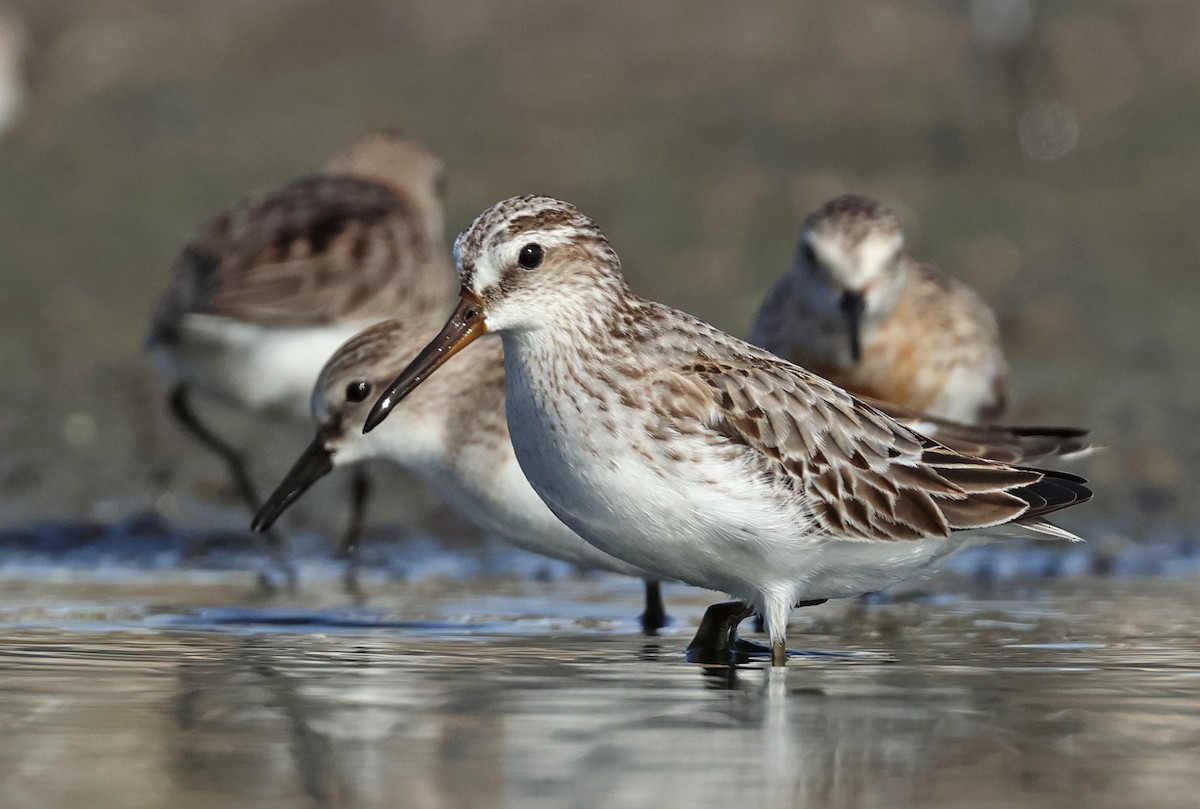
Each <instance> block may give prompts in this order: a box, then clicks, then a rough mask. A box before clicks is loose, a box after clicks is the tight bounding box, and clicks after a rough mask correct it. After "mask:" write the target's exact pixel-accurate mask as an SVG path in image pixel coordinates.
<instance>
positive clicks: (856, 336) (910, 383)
mask: <svg viewBox="0 0 1200 809" xmlns="http://www.w3.org/2000/svg"><path fill="white" fill-rule="evenodd" d="M750 341H751V342H752V343H754V344H755V345H758V346H761V347H763V348H765V349H767V350H768V351H770V352H772V353H774V354H777V355H779V356H780V357H783V358H784V359H787V360H789V361H791V362H795V363H797V364H799V365H802V366H804V367H805V368H807V369H809V370H810V371H813V372H815V373H817V374H820V375H821V376H823V377H825V378H826V379H829V380H831V381H832V382H834V383H836V384H838V385H840V386H842V387H844V388H845V389H846V390H849V391H851V392H853V393H856V394H860V395H863V396H869V397H872V398H874V399H879V400H882V401H887V402H894V403H896V404H898V405H901V406H903V407H907V408H910V409H912V410H915V411H919V412H923V413H927V414H929V415H932V416H940V417H943V418H947V419H952V420H955V421H960V422H972V423H977V422H984V421H993V420H995V419H996V418H997V417H998V416H1000V414H1001V413H1002V412H1003V410H1004V407H1005V402H1006V377H1007V374H1008V368H1007V364H1006V362H1005V359H1004V350H1003V348H1002V346H1001V344H1000V332H999V329H998V327H997V325H996V318H995V316H994V315H993V314H992V312H991V310H990V309H989V308H988V306H987V305H986V304H985V303H984V302H983V301H982V300H980V299H979V297H978V296H977V295H976V294H975V293H974V292H973V291H972V290H971V289H970V288H968V287H967V286H966V285H965V284H963V283H961V282H959V281H956V280H955V279H953V278H950V277H948V276H946V275H943V274H942V273H940V272H939V271H938V270H937V269H935V268H934V267H932V266H931V265H929V264H925V263H922V262H920V261H917V260H916V259H915V258H913V257H912V256H911V255H910V254H909V253H908V251H907V250H906V249H905V244H904V234H903V233H902V232H901V230H900V224H899V222H897V220H896V217H895V215H894V214H893V213H892V212H891V211H890V210H888V209H887V208H885V207H884V206H883V205H881V204H879V203H878V202H875V201H874V200H870V199H867V198H865V197H860V196H853V195H847V196H842V197H838V198H837V199H834V200H832V201H830V202H828V203H826V204H825V205H824V206H822V207H821V208H819V209H818V210H817V211H816V212H814V213H813V214H812V215H810V216H809V217H808V219H807V220H806V221H805V223H804V227H803V229H802V231H801V233H800V244H799V248H798V249H797V251H796V260H795V264H794V265H793V266H792V269H791V270H790V271H789V272H788V274H787V275H785V276H784V277H783V278H781V279H780V280H779V281H778V282H777V283H776V284H775V286H774V287H773V288H772V289H771V291H770V292H769V293H768V294H767V297H766V299H765V300H764V301H763V304H762V307H761V308H760V310H759V313H758V317H757V318H756V320H755V323H754V327H753V329H752V330H751V336H750Z"/></svg>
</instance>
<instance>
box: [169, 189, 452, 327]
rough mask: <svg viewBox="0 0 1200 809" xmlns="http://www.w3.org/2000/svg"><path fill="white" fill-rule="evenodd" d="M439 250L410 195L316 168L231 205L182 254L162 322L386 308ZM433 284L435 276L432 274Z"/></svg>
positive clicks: (321, 319) (302, 316)
mask: <svg viewBox="0 0 1200 809" xmlns="http://www.w3.org/2000/svg"><path fill="white" fill-rule="evenodd" d="M435 252H436V248H435V245H432V244H430V243H429V239H428V236H427V235H426V234H425V233H423V232H422V230H421V228H420V227H419V223H418V222H417V221H416V217H415V214H414V213H413V212H412V210H411V208H410V206H409V204H408V203H407V201H406V200H405V199H404V198H403V197H402V196H401V195H399V194H398V193H397V192H395V191H393V190H392V189H390V188H388V187H387V186H384V185H381V184H379V183H374V182H371V181H369V180H363V179H359V178H353V177H334V176H316V177H310V178H306V179H303V180H299V181H296V182H294V183H291V184H289V185H288V186H286V187H284V188H283V189H282V190H280V191H279V192H277V193H275V194H272V195H270V196H268V197H266V198H265V199H264V200H262V201H261V202H259V203H258V204H255V205H251V206H245V207H243V208H241V209H238V210H235V211H232V212H227V213H224V214H221V215H220V216H218V217H216V218H215V219H213V220H212V221H211V222H209V223H208V225H207V226H206V227H205V228H204V229H203V231H202V232H201V233H200V235H199V236H198V237H197V238H196V239H195V240H194V241H193V242H192V243H191V244H189V245H188V246H187V247H186V248H185V249H184V250H183V252H182V253H181V254H180V256H179V258H178V259H177V260H176V262H175V266H174V268H173V272H174V280H173V283H172V285H171V289H170V291H169V292H168V294H167V297H166V298H164V300H163V301H162V303H161V304H160V307H159V311H158V313H157V315H156V318H155V326H154V329H155V331H160V332H161V331H163V330H169V329H170V328H171V327H172V326H173V324H174V323H175V321H177V320H178V318H179V317H180V316H181V315H182V314H186V313H200V314H211V315H219V316H223V317H230V318H235V319H238V320H244V321H250V322H255V323H263V324H266V325H280V326H289V325H291V326H298V325H321V324H325V323H330V322H335V321H338V320H341V319H345V318H347V317H357V316H361V317H363V318H364V319H368V318H372V317H382V316H386V315H387V314H388V309H389V306H390V305H391V304H393V303H394V302H395V300H396V299H397V296H398V295H400V294H404V293H406V292H407V293H409V294H420V290H421V287H422V280H421V279H420V278H419V277H417V278H413V277H411V273H410V274H409V277H406V274H405V273H403V272H397V270H398V269H400V270H403V269H404V268H405V267H414V268H416V269H417V270H418V271H421V270H422V266H423V265H424V264H425V263H426V262H428V261H429V260H430V258H431V257H432V256H433V255H434V253H435ZM424 285H425V286H428V282H426V283H425V284H424Z"/></svg>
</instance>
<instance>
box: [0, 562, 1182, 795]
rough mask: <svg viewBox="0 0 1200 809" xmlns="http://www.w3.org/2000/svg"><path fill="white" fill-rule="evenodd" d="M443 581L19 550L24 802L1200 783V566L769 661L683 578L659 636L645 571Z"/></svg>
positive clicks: (7, 597) (17, 714) (13, 655)
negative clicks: (703, 625)
mask: <svg viewBox="0 0 1200 809" xmlns="http://www.w3.org/2000/svg"><path fill="white" fill-rule="evenodd" d="M418 556H419V554H418ZM431 558H432V556H431ZM452 560H453V557H452V559H451V561H452ZM527 561H528V560H527ZM430 564H431V565H432V562H430ZM442 565H443V567H441V568H433V567H427V568H425V569H424V571H425V572H424V573H420V572H418V571H420V570H421V568H420V567H419V566H417V565H415V563H414V562H413V561H412V559H410V560H409V563H408V564H407V565H406V566H405V570H406V572H407V575H406V576H404V577H398V576H389V575H380V574H379V573H378V571H376V572H375V573H373V574H368V575H367V576H365V577H364V579H363V589H362V592H361V593H360V594H359V596H357V597H352V596H350V595H348V594H347V593H345V592H344V591H343V590H342V589H341V578H340V572H339V571H340V568H339V567H337V566H336V565H328V566H326V565H325V563H324V562H320V563H318V562H316V561H313V560H308V561H305V560H304V559H303V558H302V559H301V564H300V572H301V584H300V587H299V589H298V590H297V591H296V592H294V593H277V594H275V595H265V594H264V593H262V592H261V591H260V590H258V589H257V588H256V586H255V578H256V573H255V571H254V569H253V567H252V566H251V567H250V568H248V569H244V570H238V569H224V570H214V569H190V570H179V569H177V568H163V569H155V568H154V567H152V566H142V567H140V568H134V567H126V568H122V567H120V566H119V565H116V564H115V563H114V564H110V565H108V566H105V565H93V566H92V568H91V569H81V568H80V567H79V566H76V567H74V568H68V567H62V566H58V567H56V566H52V565H48V564H46V565H41V566H29V565H21V566H18V565H16V564H15V563H13V562H12V561H11V560H10V561H9V563H8V564H7V565H6V566H5V567H3V568H0V729H2V730H3V732H2V733H0V784H2V789H3V794H4V800H3V805H4V806H6V807H34V806H37V807H74V806H81V805H88V806H121V807H161V806H173V807H177V808H178V809H191V807H224V806H231V807H232V806H245V805H255V806H265V807H276V806H278V807H295V806H319V807H320V806H380V807H384V806H388V807H390V806H406V807H409V806H414V807H442V806H514V805H519V806H534V807H540V806H546V807H552V806H553V807H557V806H614V807H643V806H647V805H654V806H684V805H688V806H692V805H727V804H731V803H735V802H737V803H752V804H754V805H756V806H765V807H774V806H780V807H782V806H789V807H790V806H798V805H805V806H888V807H896V806H917V805H920V806H926V807H928V806H935V807H936V806H963V805H971V806H996V807H1001V806H1054V807H1057V806H1063V807H1067V806H1081V805H1086V806H1089V807H1107V806H1112V807H1117V806H1120V807H1125V806H1133V805H1136V806H1154V807H1159V806H1161V807H1176V806H1178V807H1183V806H1194V805H1195V803H1194V798H1195V795H1196V794H1197V790H1198V789H1200V770H1198V769H1197V768H1196V766H1195V762H1196V761H1197V760H1198V757H1200V652H1198V651H1197V649H1198V648H1200V643H1198V640H1200V638H1198V635H1200V618H1198V616H1200V609H1198V607H1200V596H1198V595H1197V592H1198V588H1197V585H1198V584H1200V581H1197V580H1196V579H1195V578H1192V577H1176V578H1164V577H1140V576H1131V577H1112V576H1110V577H1103V578H1098V577H1095V576H1093V575H1080V576H1073V577H1068V578H1058V579H1046V578H1029V577H1012V578H1008V579H1005V580H1003V581H999V582H992V583H990V584H986V585H981V584H980V583H979V581H978V580H976V579H973V578H970V577H964V576H961V575H956V574H954V573H949V574H944V575H940V576H938V577H936V578H934V579H930V580H927V581H925V582H920V583H918V584H916V585H914V587H912V588H909V589H908V590H907V591H901V592H900V593H899V594H897V595H896V596H895V597H892V598H887V599H880V600H878V601H877V602H874V603H871V602H868V603H854V602H843V603H839V604H829V605H826V606H823V607H820V608H813V609H810V610H801V611H797V613H796V614H795V615H794V617H793V629H792V632H791V637H792V638H793V647H794V648H795V649H796V651H797V652H798V654H797V655H796V656H795V657H794V658H793V659H792V660H791V662H790V665H789V667H788V668H787V669H786V670H785V671H772V670H770V669H769V667H766V666H765V664H764V663H761V662H751V663H749V664H747V665H744V666H740V667H738V668H730V667H723V666H721V667H704V666H697V665H693V664H689V663H687V662H685V660H684V657H683V654H682V651H683V648H684V647H685V646H686V644H687V641H688V639H689V638H690V636H691V633H692V631H693V630H694V627H695V624H696V622H697V621H698V620H699V618H700V616H701V614H702V612H703V609H704V607H705V606H706V605H707V604H708V603H710V602H711V601H712V600H713V596H712V595H711V594H707V593H704V592H701V591H696V590H692V589H689V588H684V587H668V588H667V589H666V596H667V603H668V608H669V611H670V612H671V614H672V616H673V618H674V623H673V624H672V625H671V626H670V627H668V628H667V630H666V631H664V632H663V633H662V634H661V635H660V636H659V637H656V638H645V637H642V636H641V635H640V634H638V633H637V624H636V613H637V611H638V610H639V609H640V607H641V603H640V592H641V588H640V585H639V584H638V583H637V582H634V581H626V580H622V579H619V578H616V577H608V576H580V575H576V574H575V573H573V572H572V571H569V570H566V569H558V568H549V569H546V568H543V567H537V566H530V567H526V566H525V564H524V562H521V561H519V560H518V561H511V560H510V561H509V562H503V561H498V560H493V561H492V562H491V563H489V565H488V566H485V567H484V568H479V567H476V568H474V569H470V570H462V569H456V568H455V567H454V566H453V565H450V564H448V563H447V562H446V561H445V560H443V562H442ZM322 571H324V575H322Z"/></svg>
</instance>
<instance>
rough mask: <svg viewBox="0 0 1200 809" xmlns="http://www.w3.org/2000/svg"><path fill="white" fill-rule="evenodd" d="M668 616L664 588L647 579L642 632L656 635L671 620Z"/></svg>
mask: <svg viewBox="0 0 1200 809" xmlns="http://www.w3.org/2000/svg"><path fill="white" fill-rule="evenodd" d="M670 620H671V619H670V618H668V617H667V607H666V605H665V604H664V603H663V597H662V588H661V587H660V586H659V583H658V582H656V581H652V580H651V579H646V609H645V611H644V612H643V613H642V634H643V635H649V636H654V635H657V634H658V630H660V629H662V628H663V627H664V626H666V625H667V624H668V623H669V622H670Z"/></svg>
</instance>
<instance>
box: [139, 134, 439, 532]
mask: <svg viewBox="0 0 1200 809" xmlns="http://www.w3.org/2000/svg"><path fill="white" fill-rule="evenodd" d="M443 177H444V174H443V167H442V162H441V160H440V159H438V158H437V157H436V156H434V155H433V154H431V153H430V152H429V151H427V150H426V149H425V148H423V147H422V146H420V145H419V144H417V143H415V142H413V141H410V140H405V139H402V138H398V137H394V136H391V135H387V134H376V135H371V136H369V137H366V138H364V139H362V140H360V141H359V142H357V143H355V144H354V145H353V146H352V147H351V148H350V149H349V150H347V151H346V152H345V153H343V154H341V155H339V156H337V157H336V158H334V160H333V161H331V162H330V163H329V165H328V166H326V168H325V170H324V171H322V172H321V173H319V174H315V175H313V176H310V177H305V178H303V179H300V180H296V181H295V182H292V183H289V184H287V185H285V186H283V187H282V188H281V189H279V190H278V191H275V192H273V193H270V194H268V195H267V196H265V197H263V198H262V199H259V200H256V201H252V202H247V203H244V204H242V205H239V206H237V207H235V208H232V209H230V210H228V211H225V212H223V213H221V214H219V215H217V216H216V217H215V218H213V219H212V220H211V221H209V222H208V223H207V224H206V225H205V226H204V227H203V228H201V230H200V232H199V233H198V234H197V236H196V237H195V238H194V239H193V240H192V241H191V242H190V243H189V244H188V245H187V246H186V247H185V248H184V249H183V251H182V252H181V253H180V254H179V256H178V258H177V259H176V260H175V264H174V266H173V268H172V274H171V282H170V286H169V287H168V288H167V290H166V292H165V293H164V294H163V296H162V298H161V299H160V301H159V303H158V306H157V309H156V310H155V312H154V315H153V319H152V321H151V325H150V333H149V336H148V338H147V346H148V349H149V351H150V352H151V354H152V356H153V357H154V359H155V364H156V366H157V367H158V368H159V369H160V370H161V371H162V372H163V373H164V374H165V375H166V376H167V378H168V379H169V380H170V384H171V389H170V393H169V403H170V408H171V412H172V413H173V414H174V415H175V416H176V417H177V419H178V421H179V423H180V424H181V425H182V426H183V427H184V428H185V429H186V430H187V431H188V432H190V433H191V434H192V435H193V436H194V437H196V438H197V439H198V440H199V441H200V442H201V443H203V444H205V445H206V446H208V447H209V448H211V449H212V450H213V451H215V452H216V453H217V454H218V455H220V456H221V457H222V458H223V459H224V461H225V463H226V465H227V466H228V468H229V472H230V474H231V476H232V477H233V480H234V482H235V485H236V487H237V489H238V492H239V494H240V496H241V498H242V499H243V500H244V501H245V502H246V505H247V506H248V507H249V508H250V509H251V511H252V512H253V511H256V510H257V509H258V508H259V506H260V505H261V502H260V501H259V499H258V495H257V492H256V490H255V486H254V484H253V482H252V480H251V478H250V475H249V473H248V471H247V469H246V466H245V462H244V460H243V458H242V456H241V454H240V453H239V452H238V451H237V450H236V449H235V448H234V447H232V446H230V445H229V444H228V443H227V442H225V441H224V440H222V439H221V438H220V437H219V436H217V435H216V434H215V433H213V432H212V430H210V429H209V428H208V427H206V426H205V425H204V424H203V423H202V422H201V421H200V420H199V419H198V418H197V417H196V415H195V413H194V410H193V405H192V398H193V393H200V394H203V395H205V396H209V397H213V398H215V399H219V400H221V401H223V402H225V403H227V404H230V405H233V406H234V407H237V408H240V409H242V410H244V411H246V412H249V413H260V414H262V413H273V414H282V415H284V416H287V417H291V418H296V419H303V420H305V421H307V420H308V418H309V400H310V398H311V396H312V390H313V384H314V383H315V382H316V380H317V376H318V374H319V373H320V371H321V367H322V366H323V365H324V364H325V361H326V360H327V359H328V358H329V356H330V355H331V354H332V353H333V352H334V351H335V350H336V349H337V347H338V346H340V345H341V344H342V343H343V342H345V340H347V339H348V338H349V337H351V336H353V335H354V334H355V333H357V332H358V331H360V330H362V329H363V328H364V327H366V326H368V325H370V324H372V323H375V322H377V321H379V320H382V319H384V318H386V317H400V318H407V317H417V316H427V315H428V313H433V312H439V311H444V310H445V308H446V307H448V306H449V305H451V302H452V300H453V289H454V281H453V273H452V272H451V266H450V257H449V253H448V251H447V249H446V247H445V246H444V243H443V214H442V188H443V183H444V179H443ZM366 498H367V482H366V478H365V477H364V476H361V475H360V476H359V477H358V478H357V479H356V481H355V484H354V514H353V517H352V521H351V525H350V527H349V529H348V530H347V533H346V536H345V538H344V540H343V549H344V551H346V552H347V553H352V551H353V548H354V545H355V544H356V542H357V540H358V536H359V532H360V531H361V527H362V514H363V510H364V508H365V502H366ZM274 544H275V545H276V546H277V545H278V538H275V539H274Z"/></svg>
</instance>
